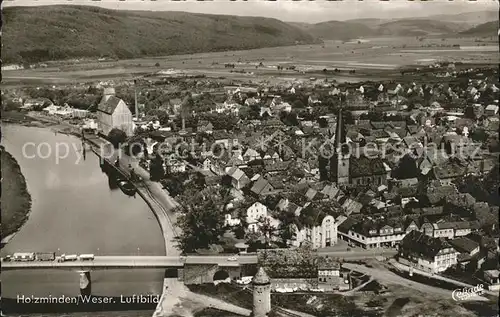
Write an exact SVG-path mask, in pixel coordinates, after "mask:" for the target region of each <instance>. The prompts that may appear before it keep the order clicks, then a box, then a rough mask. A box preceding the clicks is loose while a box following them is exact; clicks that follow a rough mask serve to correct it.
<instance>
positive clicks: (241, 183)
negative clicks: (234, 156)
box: [227, 166, 250, 189]
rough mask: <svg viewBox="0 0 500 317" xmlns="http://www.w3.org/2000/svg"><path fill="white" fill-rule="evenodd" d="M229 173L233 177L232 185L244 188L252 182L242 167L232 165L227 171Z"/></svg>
mask: <svg viewBox="0 0 500 317" xmlns="http://www.w3.org/2000/svg"><path fill="white" fill-rule="evenodd" d="M227 175H228V176H229V177H230V179H231V185H232V186H233V187H234V188H236V189H242V188H243V187H245V186H246V185H247V184H248V183H250V179H249V178H248V177H247V176H246V175H245V173H244V172H243V171H242V170H241V169H239V168H238V167H236V166H234V167H231V168H230V169H229V171H228V172H227Z"/></svg>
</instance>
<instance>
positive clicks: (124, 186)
mask: <svg viewBox="0 0 500 317" xmlns="http://www.w3.org/2000/svg"><path fill="white" fill-rule="evenodd" d="M118 187H120V189H121V190H122V192H123V193H124V194H125V195H129V196H134V195H135V192H136V188H135V186H134V184H132V183H131V182H129V181H127V180H119V181H118Z"/></svg>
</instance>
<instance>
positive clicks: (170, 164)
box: [165, 160, 186, 174]
mask: <svg viewBox="0 0 500 317" xmlns="http://www.w3.org/2000/svg"><path fill="white" fill-rule="evenodd" d="M165 167H166V172H167V174H175V173H184V172H185V171H186V163H185V162H184V161H180V160H166V162H165Z"/></svg>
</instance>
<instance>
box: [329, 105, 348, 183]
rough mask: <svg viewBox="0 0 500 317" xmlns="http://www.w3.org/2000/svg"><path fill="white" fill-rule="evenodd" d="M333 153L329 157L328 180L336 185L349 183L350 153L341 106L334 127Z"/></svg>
mask: <svg viewBox="0 0 500 317" xmlns="http://www.w3.org/2000/svg"><path fill="white" fill-rule="evenodd" d="M333 148H334V153H333V156H332V157H331V159H330V180H331V181H332V182H334V183H337V184H338V185H347V184H349V160H350V156H351V155H350V153H349V147H348V145H347V141H346V130H345V123H344V119H343V118H342V108H341V109H339V114H338V116H337V127H336V129H335V140H334V142H333Z"/></svg>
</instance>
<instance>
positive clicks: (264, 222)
mask: <svg viewBox="0 0 500 317" xmlns="http://www.w3.org/2000/svg"><path fill="white" fill-rule="evenodd" d="M257 226H258V227H259V232H261V233H262V235H263V236H264V238H265V239H266V246H269V245H270V244H271V240H272V239H273V237H275V236H276V234H277V228H275V227H274V226H273V225H272V223H271V218H269V217H260V218H259V220H258V223H257Z"/></svg>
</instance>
